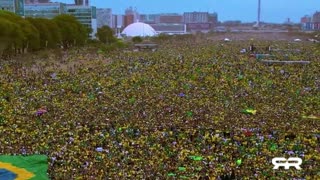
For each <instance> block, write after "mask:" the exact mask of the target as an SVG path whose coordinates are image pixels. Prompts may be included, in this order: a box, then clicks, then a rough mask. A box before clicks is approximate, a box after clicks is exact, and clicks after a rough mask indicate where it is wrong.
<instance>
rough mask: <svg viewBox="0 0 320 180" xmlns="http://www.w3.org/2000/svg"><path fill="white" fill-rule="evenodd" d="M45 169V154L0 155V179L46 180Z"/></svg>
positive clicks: (46, 162)
mask: <svg viewBox="0 0 320 180" xmlns="http://www.w3.org/2000/svg"><path fill="white" fill-rule="evenodd" d="M47 170H48V157H47V156H45V155H30V156H21V155H19V156H10V155H0V180H47V179H49V177H48V175H47Z"/></svg>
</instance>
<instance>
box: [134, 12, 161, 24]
mask: <svg viewBox="0 0 320 180" xmlns="http://www.w3.org/2000/svg"><path fill="white" fill-rule="evenodd" d="M157 17H160V15H159V14H141V15H140V17H139V22H143V23H146V24H156V20H157V19H158V20H159V18H157ZM158 23H159V22H158Z"/></svg>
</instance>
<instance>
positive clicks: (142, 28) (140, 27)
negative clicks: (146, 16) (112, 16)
mask: <svg viewBox="0 0 320 180" xmlns="http://www.w3.org/2000/svg"><path fill="white" fill-rule="evenodd" d="M122 34H125V35H126V36H130V37H133V36H143V37H144V36H155V35H156V34H157V33H156V31H155V30H154V29H153V28H152V27H151V26H150V25H149V24H145V23H141V22H137V23H133V24H130V25H129V26H127V27H126V28H125V29H124V30H123V31H122Z"/></svg>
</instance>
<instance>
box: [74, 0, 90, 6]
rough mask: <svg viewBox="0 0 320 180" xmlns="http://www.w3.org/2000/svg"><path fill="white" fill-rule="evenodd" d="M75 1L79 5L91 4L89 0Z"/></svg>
mask: <svg viewBox="0 0 320 180" xmlns="http://www.w3.org/2000/svg"><path fill="white" fill-rule="evenodd" d="M74 3H75V4H76V5H79V6H89V0H74Z"/></svg>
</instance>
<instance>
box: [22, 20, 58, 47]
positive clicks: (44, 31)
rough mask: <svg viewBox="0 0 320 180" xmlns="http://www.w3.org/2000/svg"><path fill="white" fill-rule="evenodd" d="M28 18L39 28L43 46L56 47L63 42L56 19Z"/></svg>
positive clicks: (41, 45)
mask: <svg viewBox="0 0 320 180" xmlns="http://www.w3.org/2000/svg"><path fill="white" fill-rule="evenodd" d="M27 20H28V21H29V22H30V23H31V24H33V26H35V27H36V28H37V30H38V32H39V36H40V47H41V48H56V47H57V45H58V43H60V42H61V33H60V28H59V27H58V25H57V24H56V23H55V21H53V20H49V19H44V18H27Z"/></svg>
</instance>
